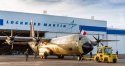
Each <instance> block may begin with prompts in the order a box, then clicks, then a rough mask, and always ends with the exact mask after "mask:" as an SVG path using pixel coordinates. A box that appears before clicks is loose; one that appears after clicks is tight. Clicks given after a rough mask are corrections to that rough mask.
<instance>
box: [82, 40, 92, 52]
mask: <svg viewBox="0 0 125 66" xmlns="http://www.w3.org/2000/svg"><path fill="white" fill-rule="evenodd" d="M82 50H83V52H84V53H83V54H87V53H89V52H90V51H92V50H93V45H92V44H90V43H88V42H87V43H84V44H83V45H82Z"/></svg>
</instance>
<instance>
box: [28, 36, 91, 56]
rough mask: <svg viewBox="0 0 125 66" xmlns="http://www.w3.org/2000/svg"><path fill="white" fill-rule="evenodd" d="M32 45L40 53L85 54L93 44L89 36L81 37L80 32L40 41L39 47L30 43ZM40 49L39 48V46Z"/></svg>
mask: <svg viewBox="0 0 125 66" xmlns="http://www.w3.org/2000/svg"><path fill="white" fill-rule="evenodd" d="M30 47H31V48H32V49H33V50H34V51H35V52H39V55H43V54H44V53H47V54H48V55H85V54H87V53H89V52H90V51H91V50H92V49H93V46H92V44H91V43H90V41H89V40H88V39H87V37H82V38H81V39H80V35H79V34H73V35H68V36H63V37H58V38H53V39H52V40H51V41H50V42H48V43H46V42H45V43H44V42H40V43H39V45H38V47H37V46H33V43H32V45H31V44H30ZM36 47H37V48H38V50H37V48H36Z"/></svg>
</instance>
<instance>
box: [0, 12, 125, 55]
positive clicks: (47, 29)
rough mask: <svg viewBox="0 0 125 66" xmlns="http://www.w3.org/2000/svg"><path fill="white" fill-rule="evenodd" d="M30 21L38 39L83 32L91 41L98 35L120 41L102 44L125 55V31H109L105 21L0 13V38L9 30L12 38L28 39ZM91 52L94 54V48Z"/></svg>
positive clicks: (8, 32) (8, 33)
mask: <svg viewBox="0 0 125 66" xmlns="http://www.w3.org/2000/svg"><path fill="white" fill-rule="evenodd" d="M31 20H32V21H33V22H34V26H35V31H38V32H39V33H40V37H44V38H54V37H59V36H65V35H69V34H76V33H79V32H80V30H85V31H86V32H87V35H88V38H90V39H92V40H93V39H94V38H93V37H92V36H95V37H97V36H98V34H99V35H100V38H101V39H113V40H120V41H118V42H104V44H105V45H110V46H112V47H113V53H115V52H116V51H117V50H118V51H119V54H125V52H124V50H125V44H124V43H125V41H124V36H125V30H119V29H109V28H107V21H103V20H93V19H84V18H74V17H66V16H55V15H48V14H33V13H21V12H10V11H0V31H1V33H0V36H2V35H5V34H7V35H10V32H11V30H13V36H16V35H18V36H27V37H28V36H29V23H30V21H31ZM22 48H23V47H22ZM93 52H94V53H96V48H95V49H94V50H93Z"/></svg>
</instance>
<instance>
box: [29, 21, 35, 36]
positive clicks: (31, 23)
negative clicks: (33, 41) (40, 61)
mask: <svg viewBox="0 0 125 66" xmlns="http://www.w3.org/2000/svg"><path fill="white" fill-rule="evenodd" d="M30 37H35V31H34V24H33V21H32V20H31V22H30Z"/></svg>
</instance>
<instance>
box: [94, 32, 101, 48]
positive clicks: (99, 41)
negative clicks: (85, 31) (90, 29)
mask: <svg viewBox="0 0 125 66" xmlns="http://www.w3.org/2000/svg"><path fill="white" fill-rule="evenodd" d="M93 37H94V39H95V40H96V45H97V46H99V43H100V44H101V45H102V46H103V43H101V41H102V39H100V36H99V34H98V38H96V37H95V36H93Z"/></svg>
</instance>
